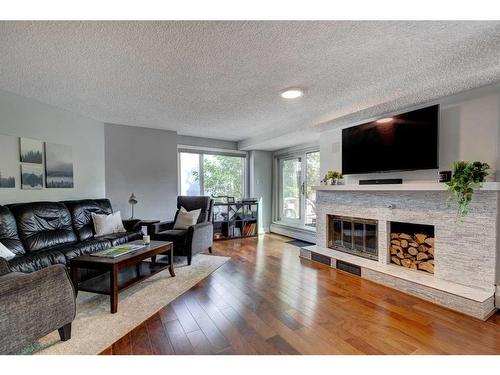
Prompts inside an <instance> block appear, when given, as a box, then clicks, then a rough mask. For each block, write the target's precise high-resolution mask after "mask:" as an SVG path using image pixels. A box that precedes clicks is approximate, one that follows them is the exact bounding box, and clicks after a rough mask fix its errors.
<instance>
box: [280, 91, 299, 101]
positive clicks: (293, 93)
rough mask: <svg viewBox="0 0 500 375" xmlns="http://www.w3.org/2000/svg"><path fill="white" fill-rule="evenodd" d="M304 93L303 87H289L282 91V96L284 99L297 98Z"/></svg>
mask: <svg viewBox="0 0 500 375" xmlns="http://www.w3.org/2000/svg"><path fill="white" fill-rule="evenodd" d="M302 95H304V92H303V91H302V90H301V89H287V90H285V91H283V92H282V93H281V97H282V98H284V99H297V98H300V97H301V96H302Z"/></svg>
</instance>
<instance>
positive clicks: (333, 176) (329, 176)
mask: <svg viewBox="0 0 500 375" xmlns="http://www.w3.org/2000/svg"><path fill="white" fill-rule="evenodd" d="M342 178H344V176H342V173H340V172H338V171H328V172H326V174H325V181H329V180H332V181H335V180H341V179H342Z"/></svg>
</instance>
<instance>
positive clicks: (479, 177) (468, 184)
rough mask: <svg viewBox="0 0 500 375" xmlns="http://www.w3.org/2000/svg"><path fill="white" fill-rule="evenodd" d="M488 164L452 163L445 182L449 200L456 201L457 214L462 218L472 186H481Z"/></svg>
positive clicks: (465, 212)
mask: <svg viewBox="0 0 500 375" xmlns="http://www.w3.org/2000/svg"><path fill="white" fill-rule="evenodd" d="M488 169H490V166H489V165H488V164H487V163H482V162H480V161H474V162H468V161H457V162H455V163H454V164H453V176H452V178H451V180H450V181H449V182H447V183H446V185H447V187H448V191H449V192H450V196H449V197H448V200H449V201H456V202H457V205H458V211H457V216H458V217H459V219H461V220H462V219H463V218H464V217H465V216H467V214H468V213H469V208H470V203H471V201H472V195H473V194H474V188H475V187H478V186H479V187H480V186H482V183H483V182H484V180H485V178H486V176H488V174H489V173H488Z"/></svg>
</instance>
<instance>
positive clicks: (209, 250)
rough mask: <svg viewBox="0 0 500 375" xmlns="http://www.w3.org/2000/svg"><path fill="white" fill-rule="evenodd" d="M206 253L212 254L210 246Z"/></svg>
mask: <svg viewBox="0 0 500 375" xmlns="http://www.w3.org/2000/svg"><path fill="white" fill-rule="evenodd" d="M208 252H209V253H210V254H212V246H210V247H209V248H208Z"/></svg>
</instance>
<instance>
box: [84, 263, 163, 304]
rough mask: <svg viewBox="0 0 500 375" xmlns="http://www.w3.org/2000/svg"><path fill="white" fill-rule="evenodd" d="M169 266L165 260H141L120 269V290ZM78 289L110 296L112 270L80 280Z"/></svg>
mask: <svg viewBox="0 0 500 375" xmlns="http://www.w3.org/2000/svg"><path fill="white" fill-rule="evenodd" d="M168 268H169V264H168V263H163V262H157V263H153V262H141V263H138V264H137V265H134V266H130V267H128V268H124V269H122V270H120V271H118V292H121V291H123V290H125V289H128V288H130V287H131V286H134V285H135V284H137V283H140V282H141V281H143V280H146V279H148V278H150V277H151V276H154V275H156V274H157V273H159V272H161V271H163V270H166V269H168ZM78 291H83V292H91V293H97V294H105V295H108V296H110V295H111V293H112V290H111V272H106V273H103V274H101V275H98V276H95V277H93V278H91V279H89V280H85V281H83V282H79V283H78Z"/></svg>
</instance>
